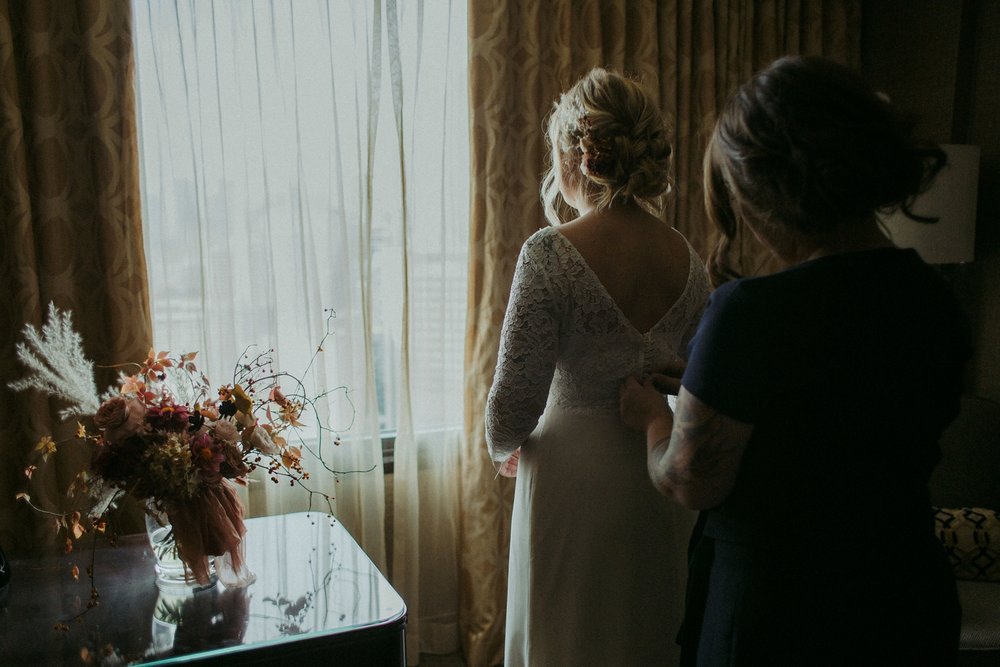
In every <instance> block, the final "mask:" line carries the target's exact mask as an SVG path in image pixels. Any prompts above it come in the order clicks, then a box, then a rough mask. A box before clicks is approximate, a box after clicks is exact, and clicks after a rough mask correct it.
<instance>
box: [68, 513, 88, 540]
mask: <svg viewBox="0 0 1000 667" xmlns="http://www.w3.org/2000/svg"><path fill="white" fill-rule="evenodd" d="M70 531H71V532H72V534H73V539H75V540H78V539H80V538H81V537H83V534H84V533H85V532H87V530H86V529H85V528H84V527H83V525H82V524H81V523H80V513H79V512H73V516H72V517H71V518H70Z"/></svg>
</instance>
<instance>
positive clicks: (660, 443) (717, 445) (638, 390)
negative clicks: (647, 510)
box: [621, 378, 753, 509]
mask: <svg viewBox="0 0 1000 667" xmlns="http://www.w3.org/2000/svg"><path fill="white" fill-rule="evenodd" d="M621 409H622V418H623V419H624V420H625V423H626V424H629V425H630V426H632V427H633V428H636V429H638V430H642V431H645V433H646V451H647V456H646V463H647V466H648V470H649V477H650V479H651V480H652V481H653V484H654V485H655V486H656V488H657V489H659V490H660V492H661V493H662V494H664V495H665V496H668V497H670V498H672V499H674V500H676V501H677V502H679V503H680V504H682V505H684V506H685V507H689V508H691V509H706V508H709V507H714V506H716V505H718V504H719V503H721V502H722V501H723V500H725V498H726V496H728V495H729V492H730V491H732V489H733V486H734V485H735V483H736V474H737V472H738V471H739V467H740V462H741V461H742V460H743V452H744V450H745V449H746V444H747V442H748V441H749V440H750V434H751V433H752V432H753V425H752V424H747V423H745V422H741V421H739V420H737V419H733V418H732V417H728V416H726V415H724V414H722V413H721V412H718V411H717V410H715V409H713V408H711V407H710V406H708V405H707V404H706V403H704V402H703V401H702V400H700V399H699V398H698V397H697V396H695V395H694V394H692V393H690V392H688V391H687V390H686V389H685V388H684V387H681V388H680V391H679V392H678V395H677V412H676V414H672V413H671V412H670V409H669V408H668V407H667V405H666V402H665V401H663V397H662V395H660V394H659V392H657V390H656V389H655V388H654V387H653V383H652V381H651V380H650V379H648V378H647V379H646V381H645V382H644V383H643V384H642V385H640V384H639V383H638V382H637V381H636V380H635V379H629V380H628V381H627V382H626V384H625V386H624V387H623V389H622V395H621Z"/></svg>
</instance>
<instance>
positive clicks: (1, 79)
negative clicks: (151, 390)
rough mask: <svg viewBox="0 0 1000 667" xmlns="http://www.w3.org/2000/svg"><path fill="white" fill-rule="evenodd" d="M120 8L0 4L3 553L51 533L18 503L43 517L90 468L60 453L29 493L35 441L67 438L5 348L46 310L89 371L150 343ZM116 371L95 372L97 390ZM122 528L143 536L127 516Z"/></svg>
mask: <svg viewBox="0 0 1000 667" xmlns="http://www.w3.org/2000/svg"><path fill="white" fill-rule="evenodd" d="M131 20H132V17H131V8H130V5H129V4H128V3H123V2H116V1H114V0H77V1H74V2H54V1H53V2H48V1H42V0H39V1H37V2H20V1H18V0H3V1H2V2H0V211H2V228H0V283H2V284H3V285H4V290H3V294H2V296H0V453H2V454H3V456H4V460H5V461H6V462H7V463H6V464H5V465H4V466H3V467H2V472H0V543H2V544H3V546H4V548H5V549H8V550H10V551H12V552H14V553H18V552H24V553H28V552H34V551H37V550H39V549H41V548H43V547H46V546H48V545H49V544H50V543H51V541H52V539H53V537H54V531H52V530H51V529H50V528H49V527H48V526H47V525H44V524H45V521H44V520H43V519H42V518H40V515H38V514H37V513H34V512H31V511H28V509H27V508H26V507H23V506H20V505H18V504H15V501H14V496H15V494H16V493H18V492H21V491H29V492H30V493H31V495H32V498H33V500H35V501H37V502H38V503H41V504H43V505H46V506H48V507H52V508H57V507H64V505H65V498H64V493H65V491H66V488H67V486H68V484H69V483H70V482H71V481H72V479H73V477H75V475H76V473H77V472H78V471H79V470H80V469H81V468H82V467H83V466H84V465H86V463H87V462H88V461H87V459H86V458H84V457H83V456H82V452H79V453H77V452H74V451H73V450H72V449H71V448H70V449H65V450H63V451H61V452H60V453H59V455H58V457H57V459H56V465H55V466H50V468H51V473H52V474H50V475H42V474H37V475H35V477H34V478H33V479H32V480H31V482H30V487H29V486H28V480H26V479H25V477H24V474H23V471H24V468H25V466H26V465H27V463H28V455H29V453H30V451H31V450H32V448H33V447H34V444H35V442H36V440H37V439H38V438H39V437H40V436H42V435H46V434H49V433H52V434H53V435H54V436H55V438H56V439H57V440H58V439H59V438H61V437H68V436H69V435H71V434H72V433H74V432H75V424H60V423H58V418H57V416H56V411H57V409H58V408H59V405H58V402H57V401H51V402H50V401H49V400H48V399H47V398H44V397H41V396H39V395H38V394H36V393H32V392H16V393H15V392H12V391H11V390H10V389H9V388H8V387H7V383H8V382H9V381H11V380H13V379H15V378H18V377H20V376H21V375H22V374H23V368H22V367H21V366H20V365H19V363H18V361H17V360H16V358H15V352H14V346H15V344H16V343H17V342H18V341H19V340H20V339H21V332H22V331H23V328H24V325H25V324H31V325H34V326H36V327H37V326H40V325H41V324H42V321H43V317H44V314H45V310H46V308H47V306H48V303H49V302H54V303H55V304H56V306H57V307H59V308H60V309H63V310H69V311H71V312H72V315H73V322H74V325H75V328H76V329H77V331H78V332H79V333H80V335H81V337H82V339H83V346H84V349H85V351H86V353H87V355H88V356H89V358H90V359H91V360H92V361H94V362H95V363H96V364H98V365H103V366H109V365H112V364H117V363H123V362H129V361H135V360H141V359H144V358H145V355H146V352H147V351H148V349H149V344H150V339H151V329H150V313H149V302H148V294H147V283H146V264H145V259H144V256H143V237H142V220H141V217H140V210H139V183H138V172H137V156H136V129H135V101H134V98H133V88H132V77H133V54H132V33H131ZM114 375H115V372H114V371H113V370H110V369H104V370H99V371H98V386H100V387H103V386H107V385H108V384H110V383H111V382H112V381H113V379H114ZM132 509H133V511H126V512H125V513H124V514H123V515H121V518H122V520H123V523H122V525H120V526H119V528H120V529H122V530H126V531H130V530H141V529H142V523H141V522H140V520H139V519H140V516H139V514H138V511H135V508H132Z"/></svg>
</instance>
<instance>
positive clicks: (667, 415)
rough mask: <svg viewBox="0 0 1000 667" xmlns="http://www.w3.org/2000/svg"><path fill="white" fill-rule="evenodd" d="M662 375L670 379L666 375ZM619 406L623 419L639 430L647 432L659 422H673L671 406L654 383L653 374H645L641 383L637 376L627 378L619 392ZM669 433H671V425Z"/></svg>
mask: <svg viewBox="0 0 1000 667" xmlns="http://www.w3.org/2000/svg"><path fill="white" fill-rule="evenodd" d="M661 377H662V378H664V379H665V380H670V378H669V377H668V376H666V375H663V376H661ZM618 408H619V411H620V413H621V418H622V421H623V422H625V424H626V425H627V426H629V427H630V428H633V429H635V430H637V431H643V432H647V431H649V428H650V426H652V425H653V424H656V423H657V422H666V423H667V424H670V423H672V422H673V414H672V413H671V412H670V407H669V406H668V405H667V402H666V400H664V398H663V394H662V393H661V392H660V391H659V389H658V388H657V386H655V385H654V379H653V376H645V377H644V378H643V379H642V383H641V384H640V382H639V380H638V379H637V378H635V377H630V378H628V379H627V380H625V384H623V385H622V388H621V390H620V392H619V394H618ZM667 433H668V434H669V433H670V428H669V426H668V427H667Z"/></svg>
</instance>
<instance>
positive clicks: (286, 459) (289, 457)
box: [281, 447, 302, 468]
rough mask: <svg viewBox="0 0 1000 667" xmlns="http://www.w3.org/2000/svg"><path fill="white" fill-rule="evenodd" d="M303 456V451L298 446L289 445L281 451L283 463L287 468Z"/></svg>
mask: <svg viewBox="0 0 1000 667" xmlns="http://www.w3.org/2000/svg"><path fill="white" fill-rule="evenodd" d="M301 458H302V452H301V451H299V448H298V447H288V448H286V449H285V450H284V451H283V452H281V463H282V464H284V466H285V467H286V468H292V467H294V466H295V464H296V463H298V462H299V460H300V459H301Z"/></svg>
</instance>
